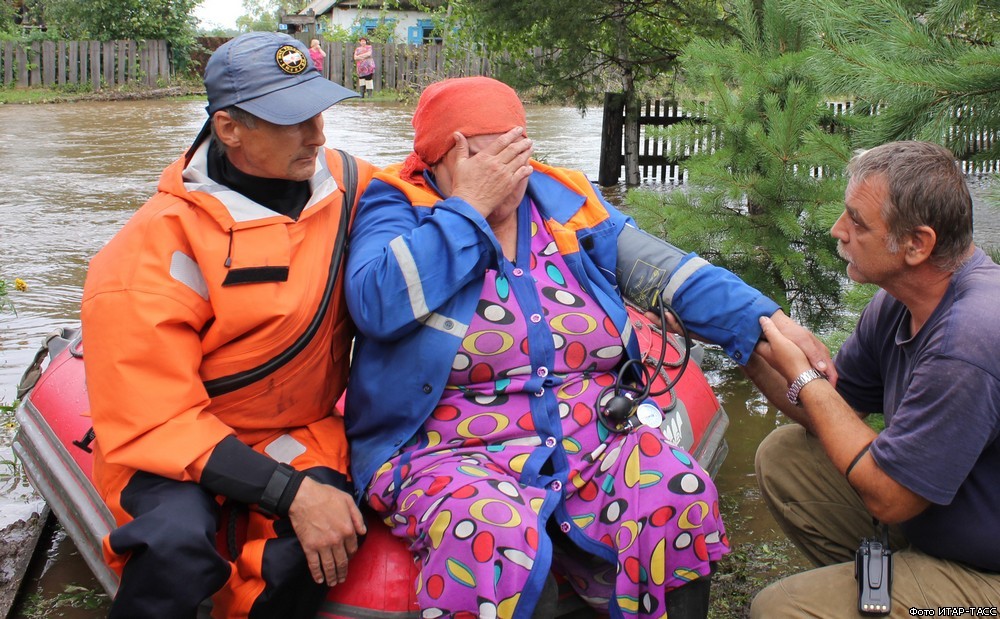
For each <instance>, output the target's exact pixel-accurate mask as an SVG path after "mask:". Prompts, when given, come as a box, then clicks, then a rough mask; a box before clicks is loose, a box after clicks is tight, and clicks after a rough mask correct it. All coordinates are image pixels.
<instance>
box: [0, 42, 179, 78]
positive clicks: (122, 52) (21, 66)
mask: <svg viewBox="0 0 1000 619" xmlns="http://www.w3.org/2000/svg"><path fill="white" fill-rule="evenodd" d="M170 75H171V70H170V61H169V57H168V55H167V42H166V41H158V40H157V41H105V42H101V41H35V42H33V43H28V44H21V43H14V42H11V41H3V42H0V79H2V80H3V81H2V82H0V87H15V86H16V87H29V86H65V85H86V84H89V85H90V86H91V88H93V89H94V90H100V89H101V88H110V87H114V86H120V85H122V84H131V83H137V84H142V85H146V86H157V85H165V84H168V83H169V82H170Z"/></svg>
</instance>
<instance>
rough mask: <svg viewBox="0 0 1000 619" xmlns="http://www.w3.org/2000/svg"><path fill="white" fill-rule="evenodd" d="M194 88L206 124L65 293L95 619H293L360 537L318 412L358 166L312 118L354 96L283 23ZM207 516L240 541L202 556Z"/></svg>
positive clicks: (338, 455)
mask: <svg viewBox="0 0 1000 619" xmlns="http://www.w3.org/2000/svg"><path fill="white" fill-rule="evenodd" d="M205 89H206V91H207V94H208V114H209V119H208V120H207V122H206V124H205V127H204V128H203V129H202V131H201V133H200V134H199V136H198V138H197V139H196V140H195V143H194V144H193V145H192V147H191V149H190V150H189V151H188V152H187V153H186V154H185V155H183V156H182V157H181V158H179V159H178V160H177V161H175V162H174V163H173V164H171V165H170V166H169V167H168V168H167V169H166V170H165V171H164V172H163V175H162V176H161V178H160V182H159V186H158V191H157V193H156V195H155V196H153V197H152V198H151V199H150V200H149V201H148V202H147V203H146V204H145V205H143V206H142V208H140V209H139V210H138V211H137V212H136V213H135V215H134V216H133V217H132V218H131V219H130V220H129V222H128V223H127V224H126V225H125V226H124V228H122V230H121V231H120V232H119V233H118V234H116V235H115V237H114V238H113V239H111V241H110V242H109V243H108V244H107V246H105V247H104V248H103V249H102V250H101V251H100V252H99V253H98V254H97V255H96V256H95V257H94V258H93V260H92V261H91V263H90V268H89V271H88V274H87V279H86V283H85V285H84V294H83V305H82V308H81V319H82V323H83V333H84V335H83V343H84V347H85V348H86V351H87V353H86V355H85V357H84V364H85V368H86V375H87V389H88V393H89V397H90V406H91V414H92V416H93V424H94V432H95V434H96V441H95V443H94V447H95V448H94V482H95V485H96V487H97V489H98V491H99V492H100V493H101V496H102V497H103V499H104V500H105V501H106V503H107V505H108V507H109V508H110V509H111V512H112V514H114V517H115V520H116V522H117V528H115V529H114V530H112V532H111V533H110V534H109V535H108V537H107V538H105V540H104V550H105V558H106V560H107V561H108V563H109V565H110V566H111V567H112V568H114V569H115V570H116V571H118V572H119V573H120V574H121V584H120V586H119V589H118V593H117V595H116V596H115V599H114V602H113V604H112V608H111V613H110V616H111V617H116V618H117V617H129V618H134V617H162V618H164V619H178V618H181V617H192V618H193V617H195V615H196V613H197V609H198V607H199V605H200V604H201V603H202V602H203V600H205V599H207V598H209V597H211V596H214V597H213V600H212V601H213V605H214V611H213V612H214V613H215V616H219V617H222V616H225V617H246V616H248V615H249V616H251V617H276V618H277V617H282V618H284V617H303V618H305V617H309V618H311V617H313V616H314V615H315V613H316V611H317V608H318V607H319V604H320V603H321V602H322V600H323V597H324V595H325V592H326V590H327V587H328V586H333V585H336V584H338V583H341V582H343V581H344V579H345V578H346V575H347V565H348V559H349V558H350V557H351V556H352V555H353V554H354V552H355V551H356V550H357V548H358V538H359V536H360V535H362V534H364V533H365V525H364V521H363V518H362V515H361V513H360V511H359V510H358V508H357V505H356V504H355V502H354V500H353V498H352V490H351V485H350V483H349V482H348V477H347V472H348V469H347V464H348V460H347V459H348V448H347V444H346V440H345V436H344V428H343V422H342V419H341V417H340V416H339V415H338V414H336V413H335V404H336V402H337V400H338V398H339V397H340V395H341V393H342V392H343V389H344V385H345V382H346V378H347V365H348V358H349V349H350V345H351V338H352V328H351V326H350V320H349V318H348V316H347V313H346V311H345V308H344V299H343V276H342V264H343V253H344V251H345V247H346V241H347V234H348V230H347V227H348V224H349V221H350V212H351V209H352V206H353V202H352V199H351V198H350V197H345V196H350V195H351V194H352V193H354V192H353V190H352V189H351V186H352V185H353V184H356V185H357V186H358V189H359V190H360V189H363V188H364V187H365V186H366V185H367V182H368V180H369V178H370V177H371V175H372V173H373V170H374V168H373V167H372V166H371V165H369V164H367V163H365V162H363V161H360V160H355V159H354V158H352V157H351V156H349V155H347V154H346V153H339V152H337V151H332V150H329V149H326V148H324V147H323V144H324V142H325V140H326V138H325V136H324V133H323V111H324V110H325V109H327V108H328V107H330V106H331V105H333V104H334V103H337V102H338V101H340V100H342V99H345V98H347V97H353V96H357V95H356V93H354V92H352V91H350V90H348V89H346V88H342V87H341V86H338V85H336V84H334V83H332V82H330V81H329V80H326V79H323V78H322V77H321V76H320V74H319V73H318V72H317V71H316V69H315V68H313V67H312V66H311V64H310V62H309V53H308V50H307V49H306V47H305V45H304V44H302V43H300V42H298V41H296V40H295V39H293V38H291V37H289V36H286V35H282V34H274V33H265V32H254V33H249V34H244V35H241V36H239V37H237V38H235V39H232V40H231V41H228V42H227V43H225V44H223V45H222V46H221V47H220V48H219V49H218V50H216V51H215V53H214V54H212V56H211V58H210V59H209V61H208V63H207V65H206V67H205ZM354 166H356V167H357V170H356V171H355V172H352V171H351V170H352V169H353V167H354ZM223 508H226V509H225V513H228V514H229V517H230V519H231V520H232V521H233V522H235V521H237V520H239V518H238V515H239V514H240V513H244V514H246V540H245V541H243V542H242V543H239V544H238V543H237V538H239V537H240V536H238V535H235V534H234V535H233V536H232V537H231V538H230V539H229V540H228V546H227V548H226V549H225V551H224V552H220V550H217V547H216V533H217V529H218V528H219V525H220V518H222V516H223V514H224V512H223ZM235 531H236V530H235V529H233V530H232V533H235Z"/></svg>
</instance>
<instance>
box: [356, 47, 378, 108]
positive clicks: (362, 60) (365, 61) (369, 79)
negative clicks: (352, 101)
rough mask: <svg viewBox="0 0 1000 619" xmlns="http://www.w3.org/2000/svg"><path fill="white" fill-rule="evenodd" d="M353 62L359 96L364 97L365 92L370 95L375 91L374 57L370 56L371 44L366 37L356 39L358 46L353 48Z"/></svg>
mask: <svg viewBox="0 0 1000 619" xmlns="http://www.w3.org/2000/svg"><path fill="white" fill-rule="evenodd" d="M354 63H355V66H356V67H357V71H358V88H359V89H360V90H361V98H362V99H364V98H365V92H367V93H368V96H371V95H372V94H373V93H374V92H375V80H374V77H375V58H374V57H373V56H372V46H371V44H370V43H369V42H368V39H367V38H366V37H361V38H360V39H358V46H357V47H356V48H354Z"/></svg>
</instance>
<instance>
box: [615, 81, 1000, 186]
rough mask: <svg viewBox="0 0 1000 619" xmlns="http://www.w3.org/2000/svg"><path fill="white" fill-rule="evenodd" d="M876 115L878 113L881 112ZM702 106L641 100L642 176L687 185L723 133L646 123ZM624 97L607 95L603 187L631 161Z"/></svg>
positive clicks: (978, 167) (994, 163)
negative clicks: (690, 161)
mask: <svg viewBox="0 0 1000 619" xmlns="http://www.w3.org/2000/svg"><path fill="white" fill-rule="evenodd" d="M851 105H852V104H851V102H850V101H828V102H827V107H828V108H829V109H830V111H831V112H832V113H833V115H834V116H839V115H843V114H846V113H848V112H849V110H850V109H851ZM874 113H876V114H877V113H878V110H875V112H874ZM963 113H969V112H968V111H965V110H964V109H962V108H959V109H956V110H955V111H954V112H953V114H952V116H953V117H955V118H956V119H957V118H958V117H959V116H961V115H962V114H963ZM704 116H705V114H704V110H703V107H702V106H693V107H688V108H684V107H682V106H681V105H680V104H678V103H677V102H676V101H670V100H649V101H645V102H643V103H642V104H640V112H639V177H640V179H642V180H645V181H653V182H660V183H668V184H672V185H677V184H681V183H683V182H684V181H685V180H686V176H687V170H686V168H685V166H684V160H685V159H687V158H688V157H690V156H691V155H693V154H695V153H700V152H712V150H714V148H715V144H716V142H717V141H718V139H719V135H718V134H717V133H716V132H715V131H707V132H705V134H704V135H703V136H702V137H701V138H700V139H699V140H695V141H693V142H691V143H681V142H676V141H674V142H671V141H670V140H668V139H667V138H664V137H662V136H653V135H650V134H649V133H648V132H647V131H646V127H667V126H670V125H673V124H676V123H679V122H681V121H685V120H694V121H699V120H700V119H702V118H704ZM624 124H625V119H624V96H623V95H620V94H618V93H607V94H606V96H605V102H604V122H603V127H602V136H601V153H600V166H599V173H598V183H599V184H600V185H602V186H608V185H614V184H616V183H617V182H618V181H619V179H620V178H621V176H622V169H623V166H624V164H625V156H624V152H623V135H624ZM949 131H950V132H951V135H949V137H952V136H953V135H954V134H955V133H956V132H958V131H959V129H958V128H957V127H952V128H951V129H950V130H949ZM998 139H1000V135H996V134H995V133H993V132H987V131H983V132H980V133H978V134H975V135H968V136H966V140H965V141H966V142H967V143H968V144H970V146H971V147H972V148H973V150H974V152H980V153H981V152H984V151H986V150H988V149H990V148H992V147H993V145H994V144H996V142H997V140H998ZM960 165H961V168H962V171H963V172H964V173H965V174H967V175H971V176H980V175H990V174H998V173H1000V160H981V159H980V160H975V161H969V160H967V161H961V162H960ZM809 173H810V175H812V176H817V177H820V176H824V175H826V174H829V173H830V171H829V170H823V169H812V170H810V172H809Z"/></svg>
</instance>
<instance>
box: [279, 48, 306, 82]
mask: <svg viewBox="0 0 1000 619" xmlns="http://www.w3.org/2000/svg"><path fill="white" fill-rule="evenodd" d="M274 59H275V60H276V61H277V62H278V67H279V68H280V69H281V70H282V71H284V72H285V73H288V74H289V75H298V74H299V73H302V72H303V71H305V70H306V67H307V66H309V65H308V63H307V62H306V58H305V56H303V55H302V52H300V51H299V50H298V49H296V48H295V47H294V46H292V45H282V46H281V47H279V48H278V51H277V53H275V54H274Z"/></svg>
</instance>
